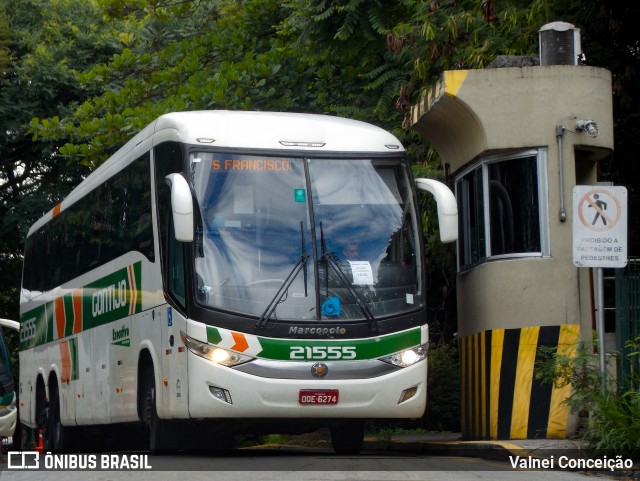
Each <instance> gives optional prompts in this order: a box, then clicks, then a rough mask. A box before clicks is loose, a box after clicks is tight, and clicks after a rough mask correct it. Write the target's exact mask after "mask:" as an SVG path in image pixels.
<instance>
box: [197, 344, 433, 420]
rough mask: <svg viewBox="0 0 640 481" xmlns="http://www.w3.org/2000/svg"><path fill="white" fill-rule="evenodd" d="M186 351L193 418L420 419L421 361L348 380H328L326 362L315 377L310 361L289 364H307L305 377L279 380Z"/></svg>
mask: <svg viewBox="0 0 640 481" xmlns="http://www.w3.org/2000/svg"><path fill="white" fill-rule="evenodd" d="M188 355H189V358H188V365H189V367H188V369H189V415H190V416H191V417H193V418H227V417H228V418H307V419H309V418H320V419H329V418H334V419H336V418H368V419H375V418H419V417H421V416H422V415H423V413H424V409H425V405H426V380H427V363H426V361H421V362H418V363H417V364H415V365H413V366H410V367H406V368H402V369H397V370H392V371H390V372H386V373H385V374H382V375H378V376H375V377H369V378H351V379H332V373H331V371H332V367H336V366H337V364H336V363H334V364H331V363H327V365H328V366H327V365H325V366H326V367H328V368H329V373H328V374H327V375H326V377H325V378H323V379H315V378H314V376H313V373H312V369H313V364H314V363H309V362H307V363H292V368H294V367H295V369H296V370H298V371H300V369H301V368H302V370H304V369H305V368H308V375H306V376H304V377H306V378H299V379H283V378H278V377H262V376H257V375H254V374H249V373H246V372H242V371H240V370H238V369H233V368H228V367H225V366H221V365H219V364H216V363H214V362H212V361H209V360H206V359H204V358H202V357H199V356H197V355H195V354H193V353H191V352H189V353H188ZM343 362H344V363H348V362H349V361H343ZM372 362H381V361H372ZM294 364H295V366H294ZM339 367H340V366H338V368H339ZM316 374H317V373H316ZM323 393H325V394H327V396H323V395H322V394H323ZM314 396H315V397H314Z"/></svg>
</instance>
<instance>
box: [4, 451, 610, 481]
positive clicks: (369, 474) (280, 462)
mask: <svg viewBox="0 0 640 481" xmlns="http://www.w3.org/2000/svg"><path fill="white" fill-rule="evenodd" d="M97 456H98V458H97V464H98V465H99V464H100V459H99V456H100V455H97ZM136 456H140V454H136ZM143 456H144V454H143ZM146 456H147V457H146V458H144V459H145V461H146V463H147V464H148V465H150V466H151V468H152V469H151V470H136V471H114V470H109V471H106V470H104V471H103V470H95V471H51V470H37V471H26V470H23V471H16V470H7V460H6V458H5V459H4V462H3V471H2V472H1V473H0V480H2V481H5V480H7V481H27V480H28V481H38V480H47V481H48V480H53V479H62V478H64V479H65V481H75V480H77V481H84V480H86V481H90V480H91V481H120V480H122V481H125V480H126V481H142V480H144V481H161V480H175V481H195V480H206V481H214V480H215V481H218V480H220V481H245V480H251V481H258V480H262V481H286V480H309V481H316V480H317V481H333V480H336V481H338V480H340V481H343V480H354V481H356V480H357V481H360V480H367V481H378V480H380V481H387V480H389V481H390V480H398V481H400V480H402V481H411V480H421V481H423V480H431V479H433V480H438V481H450V480H451V481H453V480H456V481H458V480H474V481H484V480H486V481H507V480H509V481H510V480H514V479H515V480H523V481H525V480H526V481H529V480H531V481H543V480H545V481H546V480H551V481H586V480H587V478H588V479H589V480H591V481H594V478H595V479H598V478H600V479H609V478H608V477H606V476H594V475H593V474H591V475H589V476H586V475H584V474H581V473H576V472H570V471H560V470H539V471H535V470H526V471H517V470H514V469H513V468H512V467H511V465H510V464H509V463H508V462H502V461H490V460H483V459H479V458H467V457H455V456H424V455H419V454H413V453H401V452H380V451H364V452H363V453H362V454H360V455H357V456H336V455H334V454H333V451H332V450H330V449H326V448H296V447H279V448H277V449H276V448H250V449H242V450H235V451H230V452H225V453H215V454H213V455H211V454H187V453H179V454H175V455H165V456H151V455H146ZM49 461H51V458H49ZM85 461H86V458H85Z"/></svg>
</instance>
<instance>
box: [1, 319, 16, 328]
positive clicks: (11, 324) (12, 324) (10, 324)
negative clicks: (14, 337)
mask: <svg viewBox="0 0 640 481" xmlns="http://www.w3.org/2000/svg"><path fill="white" fill-rule="evenodd" d="M0 327H8V328H9V329H13V330H14V331H19V330H20V323H19V322H18V321H12V320H11V319H0Z"/></svg>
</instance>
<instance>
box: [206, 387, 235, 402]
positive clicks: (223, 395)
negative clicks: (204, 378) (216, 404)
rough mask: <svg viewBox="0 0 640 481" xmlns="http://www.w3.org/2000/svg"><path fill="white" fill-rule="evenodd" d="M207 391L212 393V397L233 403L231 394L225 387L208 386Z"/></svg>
mask: <svg viewBox="0 0 640 481" xmlns="http://www.w3.org/2000/svg"><path fill="white" fill-rule="evenodd" d="M209 391H211V394H213V397H215V398H216V399H220V401H224V402H226V403H228V404H233V403H232V402H231V394H230V393H229V391H227V390H226V389H222V388H221V387H216V386H209Z"/></svg>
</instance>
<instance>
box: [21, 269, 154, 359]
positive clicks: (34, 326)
mask: <svg viewBox="0 0 640 481" xmlns="http://www.w3.org/2000/svg"><path fill="white" fill-rule="evenodd" d="M141 286H142V263H141V262H135V263H133V264H129V265H128V266H126V267H123V268H122V269H119V270H117V271H115V272H112V273H111V274H109V275H107V276H105V277H102V278H101V279H98V280H97V281H95V282H92V283H90V284H87V285H85V286H84V287H81V288H78V289H73V290H68V291H67V292H66V293H65V294H63V295H61V296H60V297H56V298H55V299H53V301H50V302H47V303H44V304H41V305H40V306H38V307H35V308H34V309H31V310H29V311H27V312H24V313H22V315H21V316H20V322H21V329H20V348H21V349H28V348H30V347H35V346H39V345H42V344H45V343H47V342H52V341H55V340H57V339H63V338H65V337H69V336H72V335H74V334H78V333H80V332H82V331H85V330H87V329H91V328H93V327H97V326H100V325H102V324H107V323H109V322H112V321H117V320H119V319H123V318H125V317H127V316H132V315H134V314H136V313H139V312H141V311H142V290H141ZM116 336H117V337H118V339H117V341H118V342H121V341H124V338H121V335H120V334H119V333H118V334H117V335H116ZM114 341H116V339H115V338H114ZM121 345H124V344H121Z"/></svg>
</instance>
